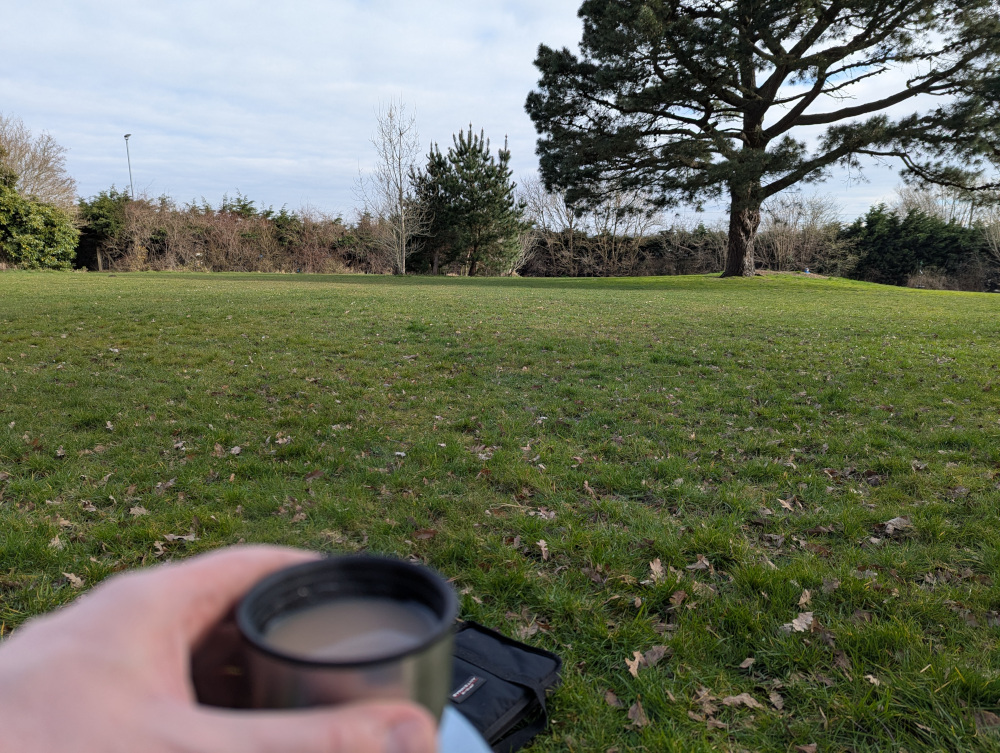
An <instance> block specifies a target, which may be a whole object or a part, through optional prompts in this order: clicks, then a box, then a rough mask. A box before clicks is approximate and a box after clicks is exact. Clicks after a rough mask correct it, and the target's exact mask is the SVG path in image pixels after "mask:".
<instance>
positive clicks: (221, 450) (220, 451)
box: [212, 442, 226, 458]
mask: <svg viewBox="0 0 1000 753" xmlns="http://www.w3.org/2000/svg"><path fill="white" fill-rule="evenodd" d="M225 454H226V448H225V447H223V446H222V445H221V444H219V443H218V442H216V443H215V449H213V450H212V457H213V458H221V457H222V456H224V455H225Z"/></svg>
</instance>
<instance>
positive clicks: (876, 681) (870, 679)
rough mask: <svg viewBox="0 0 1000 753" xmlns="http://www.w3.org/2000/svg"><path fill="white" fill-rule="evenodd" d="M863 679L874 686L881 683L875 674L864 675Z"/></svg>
mask: <svg viewBox="0 0 1000 753" xmlns="http://www.w3.org/2000/svg"><path fill="white" fill-rule="evenodd" d="M865 679H866V680H868V682H870V683H871V684H872V685H874V686H875V687H876V688H877V687H878V686H879V685H881V684H882V681H881V680H880V679H878V678H877V677H876V676H875V675H865Z"/></svg>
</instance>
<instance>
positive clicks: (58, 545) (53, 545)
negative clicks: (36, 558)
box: [49, 534, 66, 552]
mask: <svg viewBox="0 0 1000 753" xmlns="http://www.w3.org/2000/svg"><path fill="white" fill-rule="evenodd" d="M65 548H66V545H65V544H63V543H62V540H61V539H60V538H59V534H56V536H55V538H54V539H52V541H50V542H49V549H55V550H56V551H57V552H58V551H62V550H63V549H65Z"/></svg>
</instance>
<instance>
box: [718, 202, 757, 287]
mask: <svg viewBox="0 0 1000 753" xmlns="http://www.w3.org/2000/svg"><path fill="white" fill-rule="evenodd" d="M755 193H756V192H755V191H754V190H753V188H752V187H747V188H743V187H741V188H739V189H737V188H733V189H732V190H731V191H730V197H731V204H730V210H729V244H728V247H727V249H726V268H725V270H724V271H723V272H722V276H723V277H753V276H754V272H755V269H754V258H753V257H754V241H755V240H756V239H757V228H758V227H760V203H761V202H760V199H758V198H757V197H756V196H755V195H754V194H755Z"/></svg>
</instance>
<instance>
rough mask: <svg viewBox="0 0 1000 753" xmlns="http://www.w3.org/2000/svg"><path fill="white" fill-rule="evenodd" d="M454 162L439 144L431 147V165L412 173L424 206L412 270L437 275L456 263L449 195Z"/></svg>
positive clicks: (428, 159) (420, 200)
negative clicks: (421, 226)
mask: <svg viewBox="0 0 1000 753" xmlns="http://www.w3.org/2000/svg"><path fill="white" fill-rule="evenodd" d="M450 167H451V166H450V163H449V162H448V160H447V158H446V157H445V156H444V155H443V154H441V150H440V149H438V146H437V144H432V145H431V151H430V153H429V154H428V155H427V166H426V167H425V168H424V169H423V170H421V171H417V170H412V171H411V172H410V182H411V183H412V185H413V194H414V200H415V201H416V202H417V204H419V206H420V207H421V211H420V214H421V215H422V216H423V217H424V222H425V227H424V232H423V233H422V235H421V236H420V237H419V238H418V242H417V244H416V246H417V248H416V250H415V251H414V252H413V255H412V256H411V257H410V267H411V268H412V269H416V270H417V271H421V272H427V271H430V273H431V274H434V275H436V274H437V273H438V270H440V269H441V267H442V266H446V265H448V264H450V263H451V262H453V261H454V260H455V254H456V253H457V252H456V248H455V243H454V239H453V237H452V232H451V227H452V214H451V202H450V201H449V198H448V194H447V192H446V182H447V181H446V178H447V176H448V173H449V170H450Z"/></svg>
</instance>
